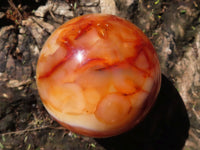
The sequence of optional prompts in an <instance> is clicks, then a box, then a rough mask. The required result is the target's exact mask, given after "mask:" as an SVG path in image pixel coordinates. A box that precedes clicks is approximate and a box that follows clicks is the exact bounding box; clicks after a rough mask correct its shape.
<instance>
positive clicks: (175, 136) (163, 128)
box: [96, 75, 190, 150]
mask: <svg viewBox="0 0 200 150" xmlns="http://www.w3.org/2000/svg"><path fill="white" fill-rule="evenodd" d="M189 126H190V123H189V119H188V114H187V111H186V108H185V105H184V103H183V100H182V99H181V97H180V95H179V93H178V91H177V90H176V88H175V87H174V86H173V84H172V83H171V82H170V81H169V80H168V79H167V78H166V77H165V76H164V75H162V83H161V89H160V93H159V95H158V97H157V100H156V103H155V104H154V106H153V107H152V109H151V111H150V112H149V113H148V114H147V116H146V117H145V119H144V120H143V121H141V122H140V123H139V124H138V125H137V126H135V127H134V128H133V129H132V130H130V131H128V132H126V133H123V134H121V135H118V136H114V137H110V138H104V139H96V141H97V143H99V144H100V145H102V146H103V147H104V148H105V149H107V150H123V149H124V150H181V149H182V148H183V146H184V144H185V140H186V139H187V137H188V130H189Z"/></svg>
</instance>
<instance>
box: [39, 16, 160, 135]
mask: <svg viewBox="0 0 200 150" xmlns="http://www.w3.org/2000/svg"><path fill="white" fill-rule="evenodd" d="M36 77H37V86H38V91H39V94H40V97H41V100H42V102H43V104H44V106H45V108H46V109H47V111H48V112H49V114H50V115H51V116H52V117H53V118H54V119H55V120H57V121H58V122H59V123H60V124H61V125H62V126H64V127H66V128H68V129H69V130H72V131H74V132H76V133H79V134H83V135H87V136H92V137H109V136H114V135H117V134H120V133H123V132H125V131H127V130H129V129H131V128H132V127H134V126H135V125H136V124H138V123H139V122H140V121H141V120H142V119H143V118H144V117H145V115H146V114H147V113H148V111H149V110H150V108H151V107H152V105H153V104H154V102H155V100H156V97H157V95H158V92H159V89H160V82H161V72H160V67H159V60H158V57H157V54H156V52H155V50H154V48H153V46H152V44H151V42H150V41H149V39H148V38H147V37H146V36H145V35H144V33H143V32H142V31H141V30H140V29H139V28H137V27H136V26H135V25H133V24H132V23H130V22H129V21H126V20H124V19H122V18H119V17H117V16H113V15H106V14H89V15H84V16H81V17H77V18H74V19H72V20H70V21H68V22H66V23H65V24H63V25H62V26H60V27H59V28H58V29H56V30H55V31H54V32H53V33H52V35H51V36H50V37H49V38H48V40H47V41H46V43H45V44H44V47H43V49H42V51H41V53H40V56H39V59H38V64H37V75H36Z"/></svg>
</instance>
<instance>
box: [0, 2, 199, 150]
mask: <svg viewBox="0 0 200 150" xmlns="http://www.w3.org/2000/svg"><path fill="white" fill-rule="evenodd" d="M0 4H1V5H0V150H1V149H2V150H13V149H16V150H18V149H25V150H76V149H77V150H80V149H81V150H86V149H87V150H88V149H89V150H121V149H127V150H128V149H141V150H143V149H144V150H151V149H152V150H155V149H158V150H160V149H162V150H163V149H166V150H173V149H174V150H179V149H184V150H198V149H199V148H200V130H199V129H200V65H199V64H200V1H199V0H192V1H191V0H175V1H170V0H152V1H146V0H134V1H131V0H66V1H62V0H29V1H27V0H4V1H0ZM88 13H110V14H114V15H118V16H120V17H123V18H126V19H128V20H130V21H131V22H133V23H134V24H136V25H137V26H138V27H139V28H141V29H142V31H143V32H144V33H145V34H146V35H147V36H148V37H149V38H150V40H151V41H152V43H153V45H154V46H155V49H156V51H157V53H158V56H159V59H160V65H161V70H162V74H163V76H162V87H161V91H160V93H159V96H158V99H157V102H156V104H155V106H154V107H153V108H152V110H151V112H150V113H149V114H148V115H147V117H146V118H145V119H144V120H143V121H142V122H141V123H140V124H139V125H138V126H136V127H135V128H134V129H133V130H131V131H129V132H127V133H124V134H122V135H119V136H116V137H111V138H106V139H95V138H89V137H85V136H81V135H77V134H75V133H72V132H70V131H68V130H67V129H65V128H63V127H61V126H60V125H59V124H57V123H56V122H55V121H54V120H53V119H52V118H51V117H50V116H49V114H48V113H47V112H46V110H45V109H44V107H43V105H42V103H41V100H40V98H39V95H38V92H37V87H36V83H35V70H36V63H37V59H38V55H39V52H40V50H41V48H42V46H43V44H44V42H45V41H46V39H47V38H48V37H49V35H50V34H51V33H52V32H53V31H54V30H55V29H56V28H57V27H58V26H60V25H61V24H63V23H64V22H66V21H68V20H70V19H72V18H74V17H76V16H79V15H83V14H88Z"/></svg>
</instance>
